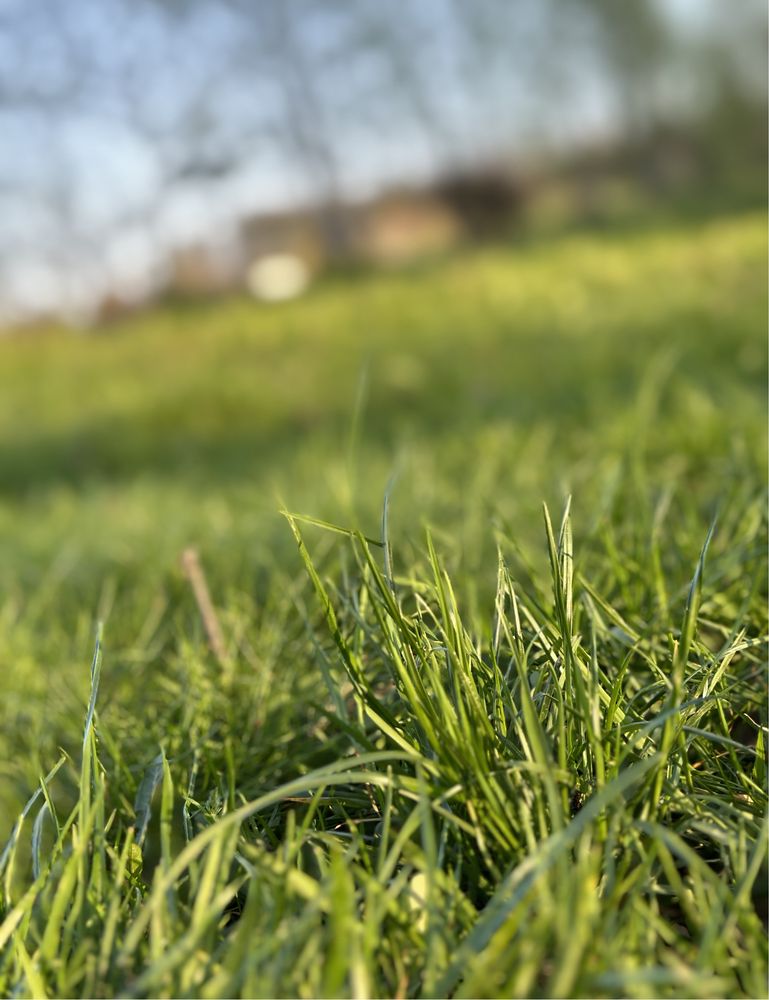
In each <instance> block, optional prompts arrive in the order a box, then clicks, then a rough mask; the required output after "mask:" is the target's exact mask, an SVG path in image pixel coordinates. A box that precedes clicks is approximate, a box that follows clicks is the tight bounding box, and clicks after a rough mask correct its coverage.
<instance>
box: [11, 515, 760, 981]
mask: <svg viewBox="0 0 769 1000" xmlns="http://www.w3.org/2000/svg"><path fill="white" fill-rule="evenodd" d="M286 517H287V519H288V523H289V526H290V528H291V531H292V532H293V535H294V538H295V540H296V542H297V544H298V547H299V553H300V556H301V559H302V561H303V564H304V567H305V570H306V573H307V579H308V581H309V584H310V586H311V590H312V594H313V595H314V596H313V597H312V600H311V602H309V603H308V601H307V600H306V599H305V597H304V596H303V595H302V593H301V592H300V591H297V590H295V591H294V593H293V595H292V596H293V600H294V607H295V610H294V611H293V612H292V614H293V617H294V620H295V622H296V623H298V624H299V625H300V626H301V627H302V629H304V630H306V631H304V639H303V640H300V639H299V637H298V636H297V637H295V640H294V641H296V642H297V643H299V642H300V641H301V642H302V645H300V646H298V647H297V648H299V649H301V650H302V654H303V659H302V660H301V661H300V662H296V663H294V664H293V666H292V669H294V670H296V671H298V672H302V673H303V674H304V677H300V678H298V680H297V684H298V685H299V686H300V688H301V690H302V691H303V692H304V693H303V699H302V704H303V706H304V707H303V709H302V711H303V712H304V714H303V715H301V720H302V721H301V725H300V726H297V728H296V730H295V731H294V732H292V733H291V734H289V735H288V737H287V735H286V734H285V733H281V732H280V731H279V730H280V726H279V725H278V726H277V727H276V726H274V725H273V724H271V722H270V719H269V718H266V717H263V718H262V719H261V722H260V725H259V727H257V729H256V730H255V731H254V732H253V733H249V732H247V731H246V730H245V729H242V730H241V731H240V732H239V727H241V726H242V724H243V720H244V718H245V717H246V716H245V715H244V714H242V706H240V705H238V704H237V702H236V703H235V704H230V705H229V708H228V709H226V711H229V713H230V714H229V716H218V717H217V713H218V712H219V711H225V709H224V708H223V707H222V706H221V705H220V707H219V709H216V708H212V707H211V706H212V705H213V706H215V705H216V704H218V703H216V702H211V703H210V704H209V711H210V712H211V715H210V718H209V721H208V723H207V724H206V725H203V724H202V720H199V723H198V725H193V726H191V727H188V728H187V729H186V730H185V731H184V732H182V733H179V732H177V733H175V734H173V737H172V735H171V734H169V738H168V740H167V741H166V746H165V747H163V748H161V752H160V754H159V755H158V756H157V757H156V758H155V759H154V760H153V761H151V762H150V763H149V764H148V767H147V768H146V771H145V773H144V775H143V776H142V775H140V774H138V773H133V776H131V775H132V771H131V768H130V767H129V766H128V765H127V764H125V762H123V761H122V760H121V757H120V750H119V746H118V743H117V742H116V741H115V740H114V739H113V738H111V737H110V736H109V735H108V734H107V733H106V731H105V733H104V737H103V738H102V737H101V732H102V730H101V726H100V721H99V717H98V714H97V712H96V695H97V688H98V683H99V674H100V655H101V646H100V642H97V652H96V655H95V657H94V663H93V667H92V672H91V697H90V701H89V705H88V709H87V716H86V725H85V733H84V739H83V745H82V752H81V760H80V764H79V766H78V767H76V766H75V764H74V763H73V762H72V761H71V760H69V759H66V760H63V761H61V762H60V763H59V764H58V765H56V768H55V769H54V771H52V772H51V773H50V774H49V775H48V776H47V777H46V779H45V780H44V781H43V782H42V783H41V788H40V792H39V793H37V794H36V795H35V796H34V797H33V798H32V799H31V800H30V802H29V804H28V807H27V808H26V809H25V812H24V814H23V816H22V818H21V819H20V821H19V823H18V824H17V826H16V827H15V828H14V832H13V835H12V838H11V842H10V844H9V847H8V848H7V849H6V852H5V853H4V854H3V856H2V862H0V865H1V866H2V867H3V868H4V872H3V881H2V897H1V901H2V909H1V910H0V990H1V991H2V992H3V993H4V994H7V995H18V996H21V995H34V996H118V995H119V996H130V997H143V996H197V997H219V996H288V997H291V996H306V997H312V996H340V995H344V996H426V997H428V996H456V997H480V996H489V997H493V996H500V995H502V996H523V997H526V996H584V997H588V996H590V997H595V996H607V997H608V996H615V995H624V996H638V997H642V996H649V995H654V996H670V997H674V996H675V997H677V996H682V995H685V996H697V997H716V996H760V995H762V993H763V991H764V990H765V983H766V959H767V956H766V935H765V926H764V924H763V923H762V920H761V917H760V912H759V911H760V908H761V898H760V896H761V888H762V884H763V882H765V870H766V853H767V836H766V830H767V827H766V822H765V816H766V805H767V803H766V787H765V784H766V782H765V779H766V763H765V760H766V753H765V746H766V743H765V720H763V715H762V713H763V711H764V705H765V698H764V695H763V693H762V692H761V690H760V687H759V685H758V684H757V681H758V680H759V679H760V678H761V676H762V674H761V673H760V663H761V655H762V651H763V648H764V647H763V639H762V637H761V636H759V635H757V634H753V633H752V632H751V631H750V630H749V629H748V628H747V627H743V625H742V624H741V623H740V621H739V620H737V621H735V620H734V618H733V604H732V602H733V599H734V595H735V594H737V593H738V592H740V588H739V586H738V581H735V580H734V579H733V578H732V579H731V580H730V579H728V578H729V575H730V574H731V572H732V569H733V563H732V559H733V558H734V551H733V549H732V543H734V542H735V539H733V538H729V537H727V538H726V539H725V540H724V542H723V543H719V537H718V533H717V532H716V535H715V537H714V540H713V544H712V546H711V548H710V551H709V552H708V542H709V541H710V537H711V536H710V534H708V535H707V537H706V538H705V539H704V540H703V545H702V551H701V555H700V558H699V560H698V562H697V563H696V565H695V566H693V567H692V570H691V579H690V583H689V585H688V588H687V589H686V591H685V592H684V593H683V595H682V596H683V600H681V599H680V596H679V593H678V591H677V586H676V585H675V582H674V581H667V580H665V579H664V578H662V577H661V576H659V574H658V575H657V577H656V578H655V577H654V574H651V575H650V576H649V578H647V579H645V580H643V581H640V582H642V583H643V586H638V587H635V588H634V587H633V586H632V581H631V580H630V579H629V576H628V574H623V573H622V569H623V567H622V564H621V563H620V561H619V557H616V558H617V561H616V562H614V563H613V564H612V560H611V558H609V559H608V564H609V566H610V567H611V569H612V570H613V572H612V571H607V569H606V567H607V559H606V558H605V559H603V560H602V561H601V563H600V565H601V566H602V567H603V568H604V578H603V586H599V585H597V584H596V583H595V582H594V581H593V580H591V579H589V577H588V572H587V569H586V567H585V565H583V564H581V562H580V558H579V551H578V550H575V547H574V542H573V532H572V520H571V513H570V509H569V507H568V506H567V508H566V510H565V513H564V515H563V518H562V520H561V523H560V528H559V529H558V530H556V529H555V528H554V527H553V524H552V521H551V518H550V515H549V513H548V511H547V509H545V546H544V548H543V550H542V565H543V566H544V565H546V564H549V572H547V573H545V572H541V571H539V570H537V568H536V567H530V568H529V570H526V571H524V570H521V571H520V572H518V570H519V569H520V567H519V566H518V565H517V564H518V562H519V554H518V553H517V551H516V548H515V546H514V545H513V540H512V539H511V538H510V537H509V536H507V535H506V534H505V533H504V532H503V531H501V530H500V532H499V533H498V538H497V542H498V564H497V572H496V589H495V593H494V595H493V597H492V599H491V601H490V602H489V606H488V608H487V609H486V611H485V612H482V611H475V612H468V611H467V609H466V607H465V604H466V597H465V596H463V594H462V589H463V588H462V587H461V585H460V586H459V587H457V586H456V581H455V580H453V579H452V575H451V574H450V573H449V572H448V571H447V569H446V567H445V565H444V561H443V560H442V557H441V554H440V545H439V544H436V542H435V541H434V540H433V538H432V537H431V535H430V534H428V535H427V536H426V540H425V544H424V546H423V547H422V549H421V551H420V552H418V553H417V554H416V556H415V558H414V559H413V561H412V563H411V564H410V565H409V566H408V568H407V569H405V568H404V569H399V564H398V559H397V558H395V556H397V553H393V552H391V551H390V543H389V538H387V536H385V540H384V545H383V547H384V552H385V553H386V558H384V557H383V553H382V549H381V547H380V546H377V545H374V544H373V543H372V541H371V540H369V539H367V538H366V537H364V536H363V535H362V534H361V533H360V532H358V531H355V530H350V531H346V529H342V534H343V535H344V536H346V537H343V538H340V535H339V530H340V529H337V528H335V527H334V526H328V525H326V526H323V525H321V526H320V527H321V530H323V529H324V527H325V528H329V527H331V528H332V531H333V533H332V534H331V535H328V534H326V536H325V537H326V538H331V539H334V540H335V545H336V546H340V545H341V546H344V547H345V550H346V554H347V557H346V564H343V565H342V566H341V568H340V565H339V563H337V562H333V563H331V564H330V567H331V570H330V573H329V571H328V570H326V569H324V567H323V559H324V558H325V557H323V556H322V557H321V560H320V561H319V560H318V559H317V558H314V557H313V555H312V554H311V552H310V546H309V545H308V542H307V538H306V537H305V536H306V533H307V532H308V531H310V532H315V531H317V530H318V522H315V525H314V526H313V525H311V526H308V525H307V520H310V521H312V519H301V518H299V517H297V516H294V515H291V514H288V513H287V514H286ZM725 522H726V524H725V530H726V531H727V533H728V531H729V526H730V523H731V522H730V519H729V518H728V517H727V518H726V519H725ZM660 541H661V537H660V535H659V533H658V534H657V536H656V541H655V542H654V544H659V542H660ZM743 541H744V540H743ZM648 545H649V540H648V539H646V540H643V539H640V538H639V539H638V547H637V548H636V549H634V550H633V551H629V552H628V553H627V554H626V560H627V563H626V564H627V565H632V564H633V563H634V561H636V560H640V559H642V558H644V557H645V550H646V549H647V548H648ZM326 552H327V553H328V552H329V550H328V549H327V550H326ZM649 565H650V566H654V565H657V566H659V564H658V563H656V562H655V560H654V559H653V558H652V559H651V560H650V562H649ZM712 579H714V580H716V581H718V584H719V585H718V587H717V588H715V589H714V588H713V587H712V586H711V585H710V584H709V581H710V580H712ZM650 593H652V594H653V595H654V601H653V602H652V603H651V604H650V602H649V594H650ZM668 595H670V596H668ZM687 595H688V596H687ZM650 611H651V612H652V613H651V614H650V613H649V612H650ZM673 614H675V615H676V616H677V623H676V624H672V619H671V616H672V615H673ZM287 648H288V647H286V648H284V651H283V652H284V654H285V652H286V651H287ZM215 670H216V665H215V664H214V665H212V667H211V669H210V670H209V673H208V674H206V673H205V672H203V673H201V674H200V675H199V678H200V681H199V682H200V684H201V686H206V685H207V686H215V685H216V684H217V683H218V681H217V675H216V673H215ZM310 672H312V676H311V677H310V683H309V686H308V687H303V686H302V685H303V683H304V682H305V681H306V680H307V675H308V674H310ZM324 687H325V692H324V690H323V688H324ZM308 691H314V694H313V695H312V696H308V693H307V692H308ZM201 696H202V692H200V691H198V692H193V693H191V694H190V693H188V697H193V698H194V697H199V698H200V697H201ZM207 697H208V696H207ZM211 697H213V696H211ZM201 704H202V702H201ZM308 706H310V707H311V710H308ZM287 739H288V740H289V742H288V744H287V743H286V740H287ZM238 740H239V741H240V744H241V746H240V747H238V746H237V745H236V741H238ZM260 744H261V745H262V747H261V752H262V754H263V757H262V759H261V762H260V765H259V766H258V767H256V768H255V767H254V766H253V760H252V759H251V760H250V759H249V758H250V756H251V757H252V756H253V754H254V753H255V752H256V748H257V747H259V745H260ZM269 744H272V749H273V750H275V749H277V750H279V752H280V760H281V766H280V767H277V766H276V767H274V768H271V767H270V766H267V763H266V762H268V761H269V760H270V756H269V753H270V747H269ZM265 745H267V746H266V747H265ZM276 759H277V756H276ZM67 773H69V774H70V775H71V779H70V785H69V792H70V795H69V798H70V801H69V804H68V805H67V807H66V809H64V811H62V808H61V802H62V801H63V800H62V799H59V800H58V804H57V796H56V794H54V791H53V789H54V786H55V785H56V783H57V782H58V781H59V779H60V778H61V776H62V775H65V774H67ZM126 776H127V777H126ZM131 783H133V788H134V789H135V798H134V799H133V800H132V799H131V798H130V797H129V796H128V795H127V791H128V789H129V787H130V786H131ZM64 791H66V789H64ZM66 797H67V796H66V795H64V798H66ZM41 800H42V804H41ZM36 809H37V810H38V811H37V813H36V816H35V820H34V824H33V829H32V835H31V841H30V845H31V855H30V857H29V863H27V858H26V856H25V857H24V859H23V861H22V859H21V855H19V857H18V858H16V855H17V853H18V848H19V846H20V845H21V844H22V843H23V842H24V827H23V822H24V820H26V819H28V818H30V817H31V816H32V814H33V813H34V812H35V810H36ZM14 862H16V863H14Z"/></svg>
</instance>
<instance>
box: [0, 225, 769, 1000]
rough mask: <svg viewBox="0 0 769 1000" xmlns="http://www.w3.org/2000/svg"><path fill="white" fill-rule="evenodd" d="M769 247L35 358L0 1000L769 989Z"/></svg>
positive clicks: (455, 265)
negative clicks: (768, 925) (1, 999)
mask: <svg viewBox="0 0 769 1000" xmlns="http://www.w3.org/2000/svg"><path fill="white" fill-rule="evenodd" d="M766 263H767V254H766V235H765V223H764V220H763V218H757V217H755V216H743V217H737V218H731V219H723V220H720V221H715V222H713V221H711V222H709V223H707V224H700V225H698V226H687V227H680V228H665V229H664V230H663V229H660V230H657V231H645V232H639V233H635V234H633V233H622V234H613V235H604V236H602V237H601V236H599V235H588V236H585V235H583V236H570V237H568V238H564V239H561V240H559V241H553V242H550V243H542V244H539V245H537V246H532V247H529V248H526V249H523V248H519V249H514V248H509V247H497V248H490V249H484V250H478V251H473V252H472V253H467V252H466V253H463V254H461V255H457V256H455V257H451V258H447V259H445V260H442V261H436V262H433V263H431V264H429V265H424V266H423V267H421V268H420V269H419V270H414V271H412V272H409V273H401V274H392V275H379V276H369V277H366V278H361V279H359V280H358V281H355V282H353V281H344V280H342V279H339V280H338V281H335V282H329V283H327V284H326V285H323V286H319V287H318V288H317V289H316V290H315V291H314V292H313V293H312V294H311V295H310V296H308V297H307V298H306V299H304V300H302V301H299V302H296V303H294V304H291V305H287V306H282V307H273V308H265V307H259V306H256V305H254V304H252V303H249V302H247V301H245V300H244V301H228V302H221V303H216V304H205V305H198V306H195V307H192V306H186V307H185V306H178V305H177V306H175V307H173V306H170V305H169V306H167V307H165V308H162V309H158V310H156V311H154V312H153V313H151V314H149V315H147V316H142V317H137V318H135V319H130V320H126V321H125V322H124V323H123V324H122V325H119V326H115V327H111V328H109V329H107V330H104V331H102V332H101V333H100V334H99V335H96V336H93V337H85V336H80V335H77V334H74V333H67V332H64V331H51V332H50V333H47V334H44V335H40V336H34V337H26V338H25V337H21V336H19V337H13V338H8V339H7V340H6V341H4V342H2V343H0V427H2V428H3V431H2V433H3V442H2V445H3V446H2V459H1V464H0V486H1V487H2V500H0V539H2V542H0V545H1V546H2V560H0V595H2V596H1V597H0V662H2V674H1V675H0V678H1V679H0V695H2V697H1V698H0V712H2V730H1V735H0V747H1V749H2V761H3V763H2V770H0V827H1V829H0V836H1V837H3V838H9V839H8V841H7V843H8V845H9V846H8V848H7V850H6V851H5V853H4V854H2V860H0V992H2V993H3V994H4V995H10V994H12V995H14V996H117V995H120V996H196V997H219V996H239V995H243V996H267V997H269V996H289V997H293V996H301V997H314V996H337V995H356V996H367V995H369V996H448V995H451V996H466V997H474V996H475V997H478V996H586V997H587V996H589V997H594V996H599V997H600V996H607V997H608V996H616V995H626V996H638V997H645V996H650V995H655V996H657V995H658V996H671V997H679V996H696V997H718V996H749V997H753V996H761V995H765V994H766V974H767V955H766V951H767V949H766V936H765V923H764V921H765V919H766V892H765V886H766V854H767V843H766V830H767V827H766V820H765V817H766V752H765V747H766V673H765V649H766V646H765V637H766V632H767V626H766V587H765V583H766V504H765V452H766V441H765V437H766V434H765V408H766V401H765V377H766V342H765V317H766V295H765V276H766ZM569 496H572V498H573V499H572V503H571V507H569V505H568V497H569ZM543 501H544V502H545V503H546V504H547V507H546V508H545V517H544V520H543V508H542V503H543ZM281 508H282V509H283V513H281ZM288 512H298V513H296V514H291V513H288ZM318 519H324V520H326V521H328V522H330V524H327V525H326V526H324V525H323V524H322V523H319V521H318ZM333 526H338V527H336V528H334V527H333ZM297 543H298V544H297ZM188 545H192V546H194V547H195V548H196V549H197V551H198V552H199V555H200V562H201V565H202V566H203V569H204V572H205V574H206V578H207V582H208V587H209V589H210V591H211V594H212V597H213V601H214V604H215V605H216V609H217V611H216V614H217V616H218V619H219V624H220V627H221V631H222V633H223V635H224V641H225V649H224V650H223V651H221V652H220V654H219V655H218V656H217V655H214V654H213V653H212V652H211V650H210V649H209V645H208V643H207V641H206V635H205V631H204V625H203V621H202V620H201V612H200V610H199V606H198V602H197V601H196V599H195V596H194V594H193V590H192V588H191V587H190V584H189V582H188V580H187V579H186V577H185V575H184V573H183V571H182V569H181V567H180V554H181V552H182V551H183V549H184V548H185V546H188ZM97 621H103V622H104V628H103V649H102V647H101V645H99V647H98V649H97V653H96V656H95V658H94V660H93V664H92V667H91V670H90V672H89V670H88V662H89V658H90V655H91V651H92V650H93V645H94V634H95V632H96V623H97ZM59 748H61V749H59ZM44 775H48V777H47V778H46V779H45V780H44V781H43V780H41V776H44ZM25 803H26V806H25ZM22 809H24V814H23V819H22V820H21V821H19V822H18V823H16V824H15V825H14V818H15V817H16V816H17V815H19V814H20V813H21V811H22ZM1 842H4V841H0V843H1Z"/></svg>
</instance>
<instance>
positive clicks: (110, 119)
mask: <svg viewBox="0 0 769 1000" xmlns="http://www.w3.org/2000/svg"><path fill="white" fill-rule="evenodd" d="M765 118H766V10H765V4H764V3H763V2H762V0H740V2H739V3H737V4H734V3H725V2H723V0H631V2H629V3H616V2H613V0H570V2H569V3H566V4H565V3H561V2H557V0H471V2H464V0H420V2H418V3H417V2H407V0H397V2H395V3H387V4H384V3H380V2H377V0H290V2H288V3H287V2H285V0H131V2H128V0H71V2H68V3H67V4H62V3H59V2H57V0H36V2H35V3H29V2H26V0H2V3H0V137H1V141H2V148H3V151H4V155H3V159H2V164H0V220H2V221H1V222H0V319H2V321H3V322H4V323H5V324H6V325H9V324H11V323H13V324H15V325H18V324H19V323H21V322H26V323H28V322H30V321H34V320H39V319H40V318H41V317H50V316H57V317H63V318H65V319H67V320H69V321H71V322H74V323H77V324H81V325H83V324H92V323H98V322H100V321H110V320H113V319H115V318H116V317H117V316H119V315H121V314H122V313H124V312H125V311H127V310H130V309H132V308H135V307H136V306H138V305H142V304H144V303H146V302H147V301H149V300H152V299H156V298H158V297H161V296H167V295H176V296H181V297H185V296H207V295H213V294H221V293H226V292H229V291H232V290H238V289H248V290H249V291H250V292H251V294H253V295H255V296H256V297H257V298H261V299H283V298H290V297H293V296H295V295H297V294H300V293H301V292H302V291H304V290H305V289H306V288H307V286H308V285H309V284H310V283H312V282H313V281H314V280H316V278H317V277H318V276H319V275H320V274H322V273H323V272H328V271H329V270H339V269H345V268H349V267H356V266H357V267H360V266H366V267H385V266H389V267H391V266H393V265H402V264H404V263H407V262H410V261H413V260H414V259H416V258H420V257H426V256H429V255H434V254H437V253H441V252H445V251H446V250H448V249H450V248H452V247H455V246H457V245H459V244H462V243H467V242H470V241H473V242H477V241H480V240H494V239H496V240H499V239H510V238H522V237H524V236H529V237H530V236H532V235H536V234H542V233H547V232H553V231H558V230H563V229H565V228H568V227H575V226H584V225H590V226H594V227H597V226H611V225H617V224H621V223H628V222H638V221H641V220H644V219H646V218H648V217H649V216H651V215H659V213H661V212H668V213H670V212H678V213H690V214H691V213H700V214H702V213H713V212H717V211H721V212H723V211H724V210H727V209H728V208H735V207H742V208H744V207H747V206H750V205H761V204H763V203H764V200H765V194H766V192H765V164H766V155H767V150H766V120H765Z"/></svg>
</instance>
